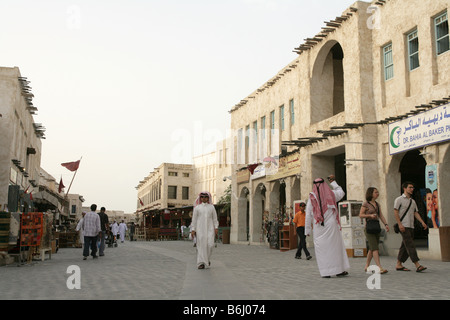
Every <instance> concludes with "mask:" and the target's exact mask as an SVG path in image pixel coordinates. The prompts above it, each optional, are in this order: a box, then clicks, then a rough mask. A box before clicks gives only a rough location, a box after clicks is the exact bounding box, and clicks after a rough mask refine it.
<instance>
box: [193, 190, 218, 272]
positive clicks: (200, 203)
mask: <svg viewBox="0 0 450 320" xmlns="http://www.w3.org/2000/svg"><path fill="white" fill-rule="evenodd" d="M218 232H219V221H218V220H217V212H216V209H215V208H214V206H213V205H212V203H211V194H210V193H209V192H207V191H204V192H201V193H200V194H199V195H198V197H197V200H196V201H195V204H194V213H193V215H192V237H196V242H197V267H198V269H205V267H206V265H208V266H210V265H211V260H210V259H211V254H212V251H213V248H214V239H215V237H216V235H217V234H218Z"/></svg>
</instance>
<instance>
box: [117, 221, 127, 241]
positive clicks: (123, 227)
mask: <svg viewBox="0 0 450 320" xmlns="http://www.w3.org/2000/svg"><path fill="white" fill-rule="evenodd" d="M127 229H128V228H127V225H126V224H125V222H124V221H123V220H122V222H121V223H120V224H119V234H120V242H122V243H123V242H124V241H125V231H127Z"/></svg>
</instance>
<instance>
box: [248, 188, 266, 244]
mask: <svg viewBox="0 0 450 320" xmlns="http://www.w3.org/2000/svg"><path fill="white" fill-rule="evenodd" d="M265 204H266V186H265V185H264V184H263V183H260V184H258V185H257V186H256V187H255V190H253V198H252V213H251V228H250V239H251V241H252V242H263V241H264V231H263V230H264V228H263V227H264V226H263V223H264V219H263V217H264V210H265Z"/></svg>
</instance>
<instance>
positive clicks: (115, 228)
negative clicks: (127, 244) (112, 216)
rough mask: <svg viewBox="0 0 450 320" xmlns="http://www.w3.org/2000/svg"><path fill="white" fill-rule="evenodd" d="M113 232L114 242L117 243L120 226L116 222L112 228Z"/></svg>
mask: <svg viewBox="0 0 450 320" xmlns="http://www.w3.org/2000/svg"><path fill="white" fill-rule="evenodd" d="M111 232H112V234H113V237H114V242H116V241H117V233H119V225H118V224H117V221H116V220H114V223H113V224H112V226H111Z"/></svg>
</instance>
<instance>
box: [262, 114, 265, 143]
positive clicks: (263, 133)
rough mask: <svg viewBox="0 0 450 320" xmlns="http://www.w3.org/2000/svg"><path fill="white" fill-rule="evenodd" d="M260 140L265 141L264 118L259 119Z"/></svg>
mask: <svg viewBox="0 0 450 320" xmlns="http://www.w3.org/2000/svg"><path fill="white" fill-rule="evenodd" d="M261 139H262V140H265V139H266V117H265V116H264V117H262V118H261Z"/></svg>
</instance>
